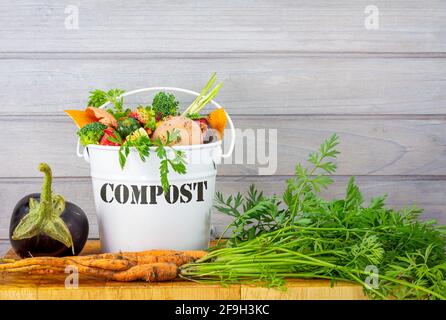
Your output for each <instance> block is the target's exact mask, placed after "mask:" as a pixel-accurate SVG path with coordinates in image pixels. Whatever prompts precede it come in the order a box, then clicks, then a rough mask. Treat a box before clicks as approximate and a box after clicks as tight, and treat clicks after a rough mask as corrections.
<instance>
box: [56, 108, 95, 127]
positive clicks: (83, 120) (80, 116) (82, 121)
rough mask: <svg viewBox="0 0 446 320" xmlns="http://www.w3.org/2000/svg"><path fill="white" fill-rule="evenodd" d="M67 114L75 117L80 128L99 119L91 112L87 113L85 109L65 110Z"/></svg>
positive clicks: (72, 117)
mask: <svg viewBox="0 0 446 320" xmlns="http://www.w3.org/2000/svg"><path fill="white" fill-rule="evenodd" d="M64 111H65V113H66V114H68V115H69V116H70V117H71V119H73V121H74V123H76V125H77V126H78V128H82V127H83V126H85V125H86V124H89V123H92V122H96V121H97V119H96V118H95V117H94V116H92V115H91V114H89V113H87V112H86V111H84V110H64Z"/></svg>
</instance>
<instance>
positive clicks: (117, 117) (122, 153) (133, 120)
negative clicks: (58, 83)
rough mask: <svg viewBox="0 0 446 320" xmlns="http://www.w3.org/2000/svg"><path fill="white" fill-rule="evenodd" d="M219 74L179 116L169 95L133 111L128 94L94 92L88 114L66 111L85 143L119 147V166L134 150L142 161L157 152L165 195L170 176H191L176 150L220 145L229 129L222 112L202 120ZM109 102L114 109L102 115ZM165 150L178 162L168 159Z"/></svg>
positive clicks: (209, 115) (215, 112)
mask: <svg viewBox="0 0 446 320" xmlns="http://www.w3.org/2000/svg"><path fill="white" fill-rule="evenodd" d="M215 81H216V74H215V73H214V74H213V75H212V76H211V78H210V79H209V81H208V82H207V84H206V86H205V87H204V88H203V90H202V91H201V93H200V95H199V96H198V97H197V98H196V99H195V100H194V101H193V102H192V103H191V104H190V105H189V106H188V107H187V108H186V109H185V110H184V111H183V112H182V113H181V114H180V113H179V110H180V103H179V102H178V100H177V99H176V97H175V96H174V95H173V94H172V93H169V92H164V91H161V92H158V93H157V94H156V95H155V96H154V97H153V100H152V103H151V104H150V105H145V106H143V105H139V106H138V107H137V108H136V109H134V110H132V109H131V108H127V107H125V106H124V98H123V97H122V94H123V93H124V90H121V89H111V90H108V91H102V90H94V91H92V92H91V95H90V99H89V101H88V107H87V108H86V109H85V110H65V112H66V113H67V114H68V115H69V116H70V117H71V118H72V119H73V121H74V122H75V123H76V125H77V126H78V128H79V130H78V132H77V134H78V136H79V140H80V143H81V144H82V145H83V146H85V147H87V146H88V145H102V146H110V147H117V146H118V147H119V151H117V152H119V163H120V166H121V168H124V167H125V164H126V160H127V158H128V156H129V155H130V150H131V149H135V150H136V151H137V152H138V154H139V156H140V158H141V160H142V161H144V160H145V159H146V158H147V157H148V156H149V155H150V148H151V147H153V148H155V153H156V155H157V156H158V157H159V158H160V160H161V163H160V177H161V183H162V186H163V189H164V190H165V191H167V190H168V188H169V181H168V178H167V174H168V173H169V170H170V169H172V170H173V171H175V172H177V173H179V174H184V173H186V166H185V154H184V152H183V151H181V150H177V149H175V148H173V147H174V146H180V145H181V146H185V145H196V144H204V143H213V142H216V141H218V140H221V139H222V137H223V132H224V129H225V127H226V112H225V111H224V109H223V108H221V109H217V110H215V111H212V112H211V113H209V114H207V115H206V114H200V112H201V111H202V109H203V108H204V107H205V106H206V105H207V104H208V103H209V102H210V101H211V100H212V99H213V98H214V97H215V96H216V95H217V93H218V91H219V90H220V87H221V83H218V84H217V85H215V86H214V87H212V86H213V85H214V83H215ZM107 102H110V103H111V104H112V106H113V107H111V108H108V109H107V110H105V109H99V107H100V106H102V105H103V104H105V103H107ZM166 149H169V150H172V151H173V155H174V157H173V158H172V159H170V158H168V157H167V152H166Z"/></svg>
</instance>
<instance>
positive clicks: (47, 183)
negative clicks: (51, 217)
mask: <svg viewBox="0 0 446 320" xmlns="http://www.w3.org/2000/svg"><path fill="white" fill-rule="evenodd" d="M39 171H40V172H43V174H44V177H43V184H42V192H41V193H40V203H41V206H43V207H44V208H42V209H43V210H42V214H43V215H44V216H45V217H47V216H48V213H50V210H48V207H49V206H50V205H51V203H52V190H51V186H52V183H53V176H52V172H51V168H50V166H49V165H48V164H46V163H41V164H39Z"/></svg>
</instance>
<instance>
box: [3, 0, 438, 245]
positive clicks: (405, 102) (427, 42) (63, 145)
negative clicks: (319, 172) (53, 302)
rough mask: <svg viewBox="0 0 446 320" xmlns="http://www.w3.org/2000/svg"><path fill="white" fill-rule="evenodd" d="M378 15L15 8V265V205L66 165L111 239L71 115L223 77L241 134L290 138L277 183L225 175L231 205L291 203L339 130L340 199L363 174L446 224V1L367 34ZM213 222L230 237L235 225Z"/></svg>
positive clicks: (81, 200)
mask: <svg viewBox="0 0 446 320" xmlns="http://www.w3.org/2000/svg"><path fill="white" fill-rule="evenodd" d="M370 4H371V3H370V1H363V0H341V1H331V0H313V1H308V0H278V1H271V0H270V1H267V0H247V1H237V0H228V1H196V0H186V1H178V0H176V1H175V0H168V1H162V2H160V1H143V0H137V1H131V2H123V1H119V0H113V1H101V0H93V1H92V0H89V1H87V0H69V1H68V0H61V1H57V2H56V1H43V0H41V1H39V0H18V1H2V2H1V3H0V103H1V104H0V128H1V132H2V134H3V136H2V139H0V150H1V152H0V163H1V166H0V203H2V206H1V207H0V251H1V250H4V248H5V247H6V246H7V244H8V242H7V241H6V240H5V239H7V237H8V232H7V230H8V224H9V216H10V214H11V211H12V208H13V206H14V204H15V202H16V201H17V200H18V199H19V198H21V197H22V196H23V195H25V194H27V193H30V192H35V191H38V190H39V184H40V181H41V177H40V174H39V172H38V171H37V170H36V167H37V165H38V163H39V162H41V161H47V162H49V163H50V164H51V165H52V166H53V170H54V173H55V175H56V176H57V177H56V179H55V190H56V191H58V192H60V193H62V194H64V195H65V196H66V198H67V199H68V200H71V201H73V202H76V203H78V204H79V205H80V206H82V207H83V208H84V209H85V210H86V211H87V212H88V215H89V217H90V220H91V224H92V228H91V236H92V237H97V227H96V220H95V218H94V208H93V200H92V195H91V186H90V178H89V171H88V166H87V164H86V163H84V162H83V160H81V159H78V158H77V157H76V156H75V153H74V150H75V144H76V138H75V128H74V126H73V125H72V124H71V123H70V121H69V120H68V119H67V118H66V116H65V115H64V114H63V113H62V110H63V109H67V108H81V107H84V106H85V104H86V101H87V98H88V91H89V90H92V89H94V88H110V87H122V88H124V89H127V90H131V89H135V88H141V87H146V86H157V85H166V86H179V87H185V88H190V89H194V90H199V89H200V88H201V87H202V85H203V84H204V83H205V81H206V80H207V78H208V76H209V75H210V73H211V72H213V71H217V72H218V76H219V79H220V80H222V81H223V83H224V87H223V89H222V90H221V93H220V94H219V97H218V100H219V102H221V103H222V104H223V105H224V106H225V107H226V109H227V110H228V111H229V112H230V114H231V115H232V116H233V118H234V122H235V124H236V126H237V127H238V128H242V129H247V128H260V129H261V128H266V129H277V136H278V141H277V152H278V163H277V170H276V172H275V174H273V175H265V176H258V171H257V167H258V166H256V165H252V164H250V165H229V164H227V165H223V166H221V167H220V169H219V178H218V182H217V189H219V190H220V191H223V192H224V193H227V194H228V193H232V192H235V191H237V190H240V191H243V190H245V189H246V188H247V187H248V186H249V184H250V183H252V182H255V183H256V184H257V185H258V187H259V188H261V189H265V191H266V192H267V193H274V192H281V191H282V189H283V181H284V180H285V179H286V178H287V177H289V176H290V175H292V174H293V168H294V165H295V164H296V163H297V162H298V161H303V160H304V159H305V157H306V155H307V153H308V152H310V151H312V150H314V149H315V148H316V147H317V146H318V144H319V143H320V142H321V141H322V140H323V139H324V138H325V137H327V136H328V135H330V134H331V133H332V132H337V133H338V134H339V136H340V137H341V141H342V144H341V146H340V149H341V151H342V154H341V156H340V158H339V161H338V164H339V170H338V172H337V174H336V177H335V184H334V185H333V187H332V188H331V189H330V191H328V192H327V196H340V195H342V193H343V190H344V186H345V183H346V181H347V179H348V177H349V176H350V175H356V176H358V181H359V184H360V186H361V187H362V188H363V189H364V192H365V194H366V195H367V197H370V196H372V195H377V194H381V193H388V194H389V204H391V205H393V206H396V207H401V206H404V205H408V204H413V203H417V204H418V205H420V206H422V207H424V208H425V217H428V218H437V219H438V220H440V221H441V222H443V223H446V208H445V202H446V200H445V199H446V197H445V194H446V190H445V185H446V179H445V177H446V106H445V102H446V94H445V92H446V81H445V80H446V61H445V58H446V55H445V52H446V2H445V1H444V0H425V1H419V0H385V1H384V0H376V1H373V5H375V6H377V8H378V9H379V24H380V25H379V29H378V30H367V29H366V28H365V27H364V20H365V19H366V17H367V16H368V14H367V13H365V12H364V11H365V8H366V7H367V6H368V5H370ZM69 5H74V6H76V7H77V8H78V9H79V28H78V29H67V28H66V27H65V19H66V17H67V15H68V14H67V13H65V9H66V8H67V6H69ZM142 98H143V97H141V96H139V97H135V98H132V99H130V100H129V101H130V102H132V103H137V102H140V101H143V100H142ZM180 99H181V100H182V101H183V102H184V103H187V102H188V101H189V100H188V99H186V98H185V97H181V96H180ZM267 140H268V139H267ZM213 223H214V225H215V226H216V227H217V230H219V231H221V230H222V227H223V226H224V225H225V224H226V223H227V219H225V218H224V217H221V216H218V215H214V220H213Z"/></svg>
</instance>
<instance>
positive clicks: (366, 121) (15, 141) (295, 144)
mask: <svg viewBox="0 0 446 320" xmlns="http://www.w3.org/2000/svg"><path fill="white" fill-rule="evenodd" d="M234 123H235V125H236V127H237V128H239V129H240V131H239V133H240V135H239V138H238V141H242V140H244V144H245V148H240V149H239V150H241V151H242V152H238V153H237V154H239V155H240V154H242V155H244V161H243V162H242V163H244V164H231V165H230V164H228V163H227V162H226V164H224V165H222V166H221V167H220V168H219V174H220V175H258V174H259V171H258V168H259V167H260V168H264V167H266V165H262V164H261V161H259V160H260V158H259V157H257V156H256V158H255V159H254V160H255V161H254V162H252V164H247V160H248V157H247V156H246V152H247V145H248V143H247V142H246V139H244V138H243V136H242V135H241V134H246V133H248V134H249V132H251V133H252V134H253V135H254V134H255V133H257V134H259V133H260V132H261V131H257V130H256V131H253V130H255V129H267V130H269V129H273V130H277V141H276V142H275V141H273V140H271V146H270V147H271V148H272V149H271V151H267V152H272V153H273V152H274V148H277V156H278V157H277V165H276V166H277V170H276V171H275V172H274V171H273V172H263V174H276V175H289V174H293V173H294V167H295V165H296V164H297V162H302V161H304V160H305V159H306V158H307V155H308V153H309V152H311V151H314V150H315V149H316V148H317V146H318V145H319V144H320V143H321V142H322V141H323V140H324V139H325V138H327V137H328V136H330V135H331V134H332V133H333V132H337V133H338V134H339V136H340V139H341V145H340V146H339V150H340V151H341V155H340V157H339V159H338V166H339V168H338V171H337V174H339V175H350V174H353V175H445V174H446V141H445V140H446V119H444V118H439V119H438V120H432V119H418V120H415V119H410V120H403V119H398V118H392V117H390V118H388V117H385V118H381V117H365V118H363V117H359V118H356V117H348V116H339V117H311V116H303V117H298V116H293V117H291V116H238V117H234ZM0 127H1V128H2V134H3V136H2V139H0V150H1V151H2V152H0V163H2V166H1V167H0V177H40V172H38V171H37V169H36V168H37V165H38V163H40V162H42V161H46V162H48V163H49V164H50V165H52V168H53V171H54V174H55V175H56V176H59V177H67V176H68V177H77V176H89V169H88V165H87V163H86V162H85V161H84V160H83V159H79V158H77V156H76V154H75V148H76V141H77V140H76V127H75V125H74V123H72V122H71V120H70V119H68V116H66V117H65V116H57V117H56V116H54V117H47V116H40V117H7V116H4V117H0ZM270 135H271V131H267V133H266V141H267V144H266V150H269V149H268V148H269V146H268V144H269V137H270ZM254 143H255V141H253V140H250V142H249V146H250V147H253V146H254ZM236 151H237V149H236ZM252 154H254V155H255V153H254V151H253V152H252ZM267 154H268V153H267ZM271 160H273V158H271ZM233 163H235V161H233ZM273 163H274V161H270V167H274V165H273Z"/></svg>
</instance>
